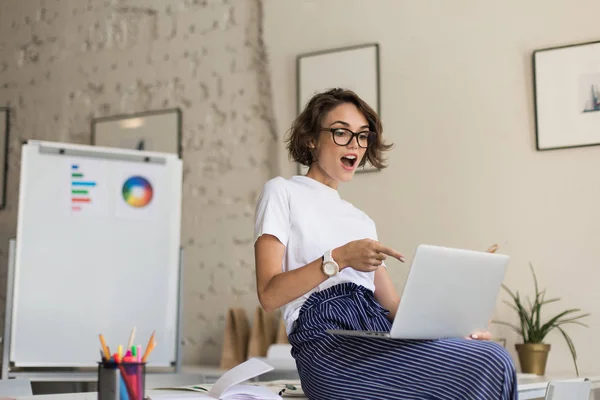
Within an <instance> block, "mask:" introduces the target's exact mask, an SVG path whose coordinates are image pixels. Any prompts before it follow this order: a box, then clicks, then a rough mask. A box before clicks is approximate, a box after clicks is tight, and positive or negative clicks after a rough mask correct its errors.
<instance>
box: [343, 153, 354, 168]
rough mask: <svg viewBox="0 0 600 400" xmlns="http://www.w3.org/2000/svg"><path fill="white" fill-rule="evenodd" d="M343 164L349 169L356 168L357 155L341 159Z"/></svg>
mask: <svg viewBox="0 0 600 400" xmlns="http://www.w3.org/2000/svg"><path fill="white" fill-rule="evenodd" d="M341 160H342V164H344V166H346V167H348V168H354V164H356V160H357V159H356V156H355V155H347V156H344V157H342V158H341Z"/></svg>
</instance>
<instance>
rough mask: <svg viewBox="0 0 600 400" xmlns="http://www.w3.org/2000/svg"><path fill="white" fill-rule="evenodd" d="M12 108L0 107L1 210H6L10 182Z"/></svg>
mask: <svg viewBox="0 0 600 400" xmlns="http://www.w3.org/2000/svg"><path fill="white" fill-rule="evenodd" d="M10 122H11V121H10V108H8V107H0V168H2V170H1V171H0V191H1V192H0V209H1V210H3V209H5V208H6V187H7V182H8V148H9V138H10Z"/></svg>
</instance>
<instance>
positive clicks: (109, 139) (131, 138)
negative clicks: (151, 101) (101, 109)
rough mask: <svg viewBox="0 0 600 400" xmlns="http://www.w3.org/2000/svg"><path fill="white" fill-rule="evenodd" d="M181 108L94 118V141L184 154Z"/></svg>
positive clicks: (120, 146) (101, 143) (97, 144)
mask: <svg viewBox="0 0 600 400" xmlns="http://www.w3.org/2000/svg"><path fill="white" fill-rule="evenodd" d="M181 119H182V115H181V109H179V108H173V109H167V110H159V111H146V112H141V113H135V114H123V115H113V116H109V117H102V118H94V119H92V144H93V145H96V146H105V147H119V148H124V149H136V150H146V151H157V152H161V153H173V154H177V155H178V156H179V157H181V152H182V149H181Z"/></svg>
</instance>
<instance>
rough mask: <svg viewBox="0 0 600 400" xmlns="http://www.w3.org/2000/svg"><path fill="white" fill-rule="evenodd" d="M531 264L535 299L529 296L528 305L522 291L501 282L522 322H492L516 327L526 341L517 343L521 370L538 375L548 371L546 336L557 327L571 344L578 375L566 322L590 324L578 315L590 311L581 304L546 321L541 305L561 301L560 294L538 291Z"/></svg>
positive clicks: (573, 355)
mask: <svg viewBox="0 0 600 400" xmlns="http://www.w3.org/2000/svg"><path fill="white" fill-rule="evenodd" d="M529 268H530V269H531V274H532V275H533V283H534V288H535V297H534V301H533V303H532V302H531V301H530V299H529V297H527V305H525V304H524V302H523V300H522V299H521V296H520V295H519V292H516V293H513V292H512V291H511V290H510V289H509V288H508V287H506V285H504V284H502V288H503V289H504V290H506V292H508V294H509V295H510V297H511V298H512V301H513V302H512V303H510V302H508V301H504V303H505V304H507V305H508V306H509V307H510V308H512V309H513V310H515V311H516V312H517V315H518V317H519V326H517V325H514V324H511V323H508V322H503V321H492V322H493V323H497V324H502V325H506V326H508V327H510V328H512V329H514V330H515V331H516V332H517V333H518V334H519V335H520V336H521V337H522V338H523V343H519V344H516V345H515V348H516V350H517V353H518V355H519V362H520V364H521V371H522V372H523V373H534V374H537V375H544V374H545V372H546V361H547V359H548V352H549V351H550V345H549V344H547V343H544V339H545V338H546V335H548V333H550V332H551V331H552V330H554V329H557V330H558V331H559V332H560V333H561V335H562V336H563V337H564V339H565V341H566V342H567V345H568V346H569V350H570V352H571V356H572V357H573V364H574V365H575V372H576V373H577V376H579V368H578V366H577V353H576V351H575V345H574V344H573V341H572V340H571V338H570V337H569V335H568V334H567V332H565V330H564V327H563V325H567V324H577V325H582V326H585V327H587V325H586V324H584V323H582V322H580V321H579V319H581V318H583V317H587V316H588V315H590V313H581V310H580V309H578V308H573V309H567V310H564V311H562V312H560V313H558V314H557V315H555V316H554V317H552V318H550V319H548V320H547V321H546V322H542V321H541V311H542V306H544V305H546V304H548V303H553V302H556V301H559V300H560V298H552V299H548V300H546V299H545V295H546V289H544V290H542V291H541V292H540V291H539V289H538V283H537V278H536V275H535V271H534V270H533V266H532V265H531V263H529ZM577 313H579V314H577Z"/></svg>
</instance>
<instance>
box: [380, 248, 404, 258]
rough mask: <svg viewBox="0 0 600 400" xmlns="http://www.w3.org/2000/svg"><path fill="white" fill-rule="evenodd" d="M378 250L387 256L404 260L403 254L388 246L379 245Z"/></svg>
mask: <svg viewBox="0 0 600 400" xmlns="http://www.w3.org/2000/svg"><path fill="white" fill-rule="evenodd" d="M378 251H379V252H380V253H383V254H387V255H388V256H392V257H394V258H396V259H397V260H398V261H401V262H404V256H403V255H402V254H400V253H398V252H397V251H396V250H394V249H390V248H389V247H386V246H383V245H380V246H379V250H378Z"/></svg>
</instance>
